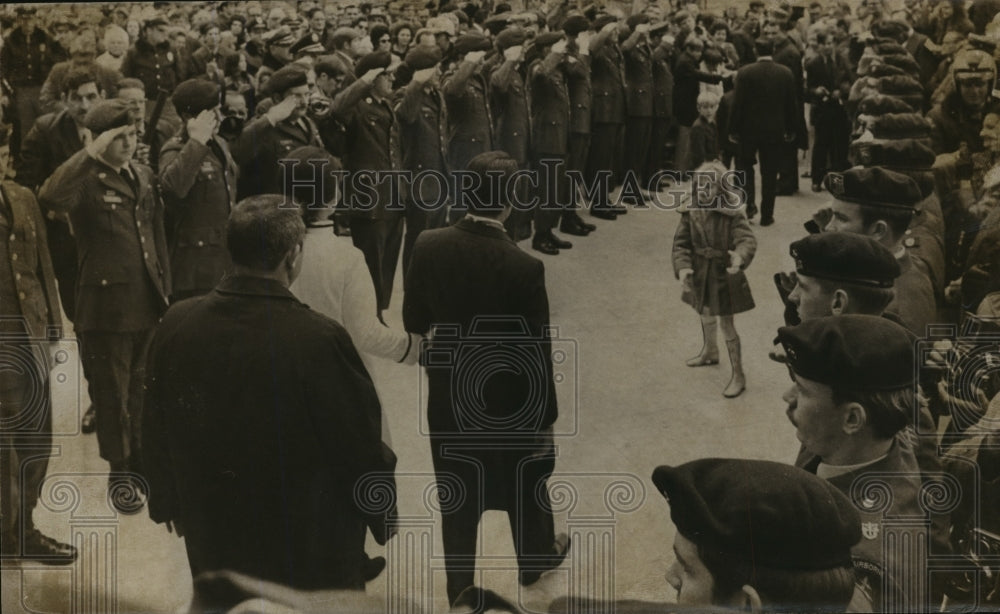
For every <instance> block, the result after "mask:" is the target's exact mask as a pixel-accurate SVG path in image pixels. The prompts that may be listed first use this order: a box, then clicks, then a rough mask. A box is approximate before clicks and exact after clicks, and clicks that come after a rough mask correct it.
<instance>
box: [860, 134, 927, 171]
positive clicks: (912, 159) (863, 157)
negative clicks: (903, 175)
mask: <svg viewBox="0 0 1000 614" xmlns="http://www.w3.org/2000/svg"><path fill="white" fill-rule="evenodd" d="M928 142H929V141H928ZM934 157H935V156H934V150H932V149H931V148H930V147H929V146H928V145H927V142H922V141H921V140H920V139H887V140H877V141H854V142H853V143H851V148H850V152H849V153H848V159H849V160H850V161H851V163H852V164H858V165H862V166H881V167H884V168H890V169H897V168H905V169H914V170H916V169H930V168H931V166H933V165H934Z"/></svg>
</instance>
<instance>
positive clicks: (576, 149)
mask: <svg viewBox="0 0 1000 614" xmlns="http://www.w3.org/2000/svg"><path fill="white" fill-rule="evenodd" d="M562 31H563V32H564V33H565V34H566V39H567V41H568V43H569V44H568V45H567V47H566V59H567V62H571V63H572V64H571V69H569V70H567V71H566V85H567V87H568V88H569V143H568V144H567V146H566V170H567V171H573V172H575V173H577V174H578V176H579V177H581V178H586V170H587V157H588V156H589V154H590V115H591V103H592V98H593V84H592V83H591V80H590V72H591V65H590V41H591V40H592V33H591V31H590V20H589V19H587V18H586V17H584V16H583V15H581V14H579V13H570V14H569V15H567V16H566V19H565V21H563V23H562ZM588 187H589V186H588ZM570 188H571V189H574V188H575V186H574V185H573V184H572V183H571V184H570ZM577 196H578V194H577V192H576V191H573V192H571V194H570V196H569V198H570V203H571V204H570V209H568V210H567V211H568V213H567V217H565V218H564V219H563V221H562V222H560V224H559V228H560V230H562V231H563V232H569V229H570V228H571V227H573V226H575V227H577V228H579V229H581V230H584V231H587V232H593V231H595V230H597V226H595V225H594V224H591V223H589V222H584V221H583V219H582V218H581V217H580V216H579V214H578V213H577V212H576V210H577V209H578V205H577V202H578V199H577ZM570 216H572V217H570Z"/></svg>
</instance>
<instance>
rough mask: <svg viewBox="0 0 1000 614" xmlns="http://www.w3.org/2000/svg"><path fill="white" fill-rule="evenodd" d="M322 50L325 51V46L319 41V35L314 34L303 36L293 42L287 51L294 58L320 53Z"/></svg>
mask: <svg viewBox="0 0 1000 614" xmlns="http://www.w3.org/2000/svg"><path fill="white" fill-rule="evenodd" d="M314 39H315V40H314ZM324 52H326V48H325V47H323V44H322V43H320V42H319V36H318V35H316V34H313V35H311V36H303V37H302V38H300V39H299V40H297V41H296V42H295V44H293V45H292V46H291V47H289V48H288V53H291V54H292V56H293V57H296V58H299V57H302V56H304V55H308V54H310V53H315V54H322V53H324Z"/></svg>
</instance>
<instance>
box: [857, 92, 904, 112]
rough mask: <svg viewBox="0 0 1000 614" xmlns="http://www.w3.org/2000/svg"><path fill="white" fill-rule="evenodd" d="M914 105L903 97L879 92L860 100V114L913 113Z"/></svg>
mask: <svg viewBox="0 0 1000 614" xmlns="http://www.w3.org/2000/svg"><path fill="white" fill-rule="evenodd" d="M913 110H914V109H913V107H911V106H910V105H909V104H907V103H906V102H905V101H904V100H902V99H901V98H897V97H895V96H887V95H885V94H878V95H875V96H868V97H867V98H862V99H861V101H860V102H858V110H857V112H858V115H885V114H886V113H913Z"/></svg>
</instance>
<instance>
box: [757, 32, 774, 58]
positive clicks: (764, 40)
mask: <svg viewBox="0 0 1000 614" xmlns="http://www.w3.org/2000/svg"><path fill="white" fill-rule="evenodd" d="M753 48H754V51H756V52H757V55H758V56H762V55H774V41H773V40H771V38H770V37H768V36H760V37H758V38H757V40H755V41H754V42H753Z"/></svg>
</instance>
